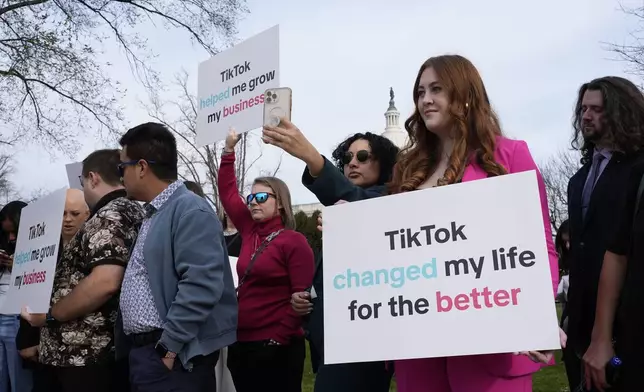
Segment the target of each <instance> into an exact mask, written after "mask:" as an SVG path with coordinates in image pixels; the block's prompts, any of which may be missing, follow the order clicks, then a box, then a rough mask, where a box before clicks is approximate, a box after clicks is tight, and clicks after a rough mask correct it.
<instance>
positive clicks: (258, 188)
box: [217, 130, 315, 392]
mask: <svg viewBox="0 0 644 392" xmlns="http://www.w3.org/2000/svg"><path fill="white" fill-rule="evenodd" d="M238 141H239V135H237V134H236V133H235V132H234V131H232V130H231V131H230V133H229V135H228V137H227V138H226V142H225V147H224V152H223V155H222V157H221V164H220V166H219V177H218V182H217V184H218V188H219V197H220V199H221V204H222V206H223V208H224V210H225V211H226V214H227V215H228V216H229V217H230V220H231V221H232V222H233V224H234V225H235V227H236V228H237V230H238V231H239V233H240V236H241V239H242V241H241V252H240V255H239V259H238V260H237V275H238V285H237V300H238V304H239V314H238V326H237V343H235V344H233V345H232V346H230V347H229V350H228V369H229V370H230V373H231V375H232V377H233V381H234V383H235V389H236V390H237V392H255V391H280V392H300V391H301V390H302V374H303V371H304V358H305V356H306V349H305V345H304V331H303V329H302V318H301V317H300V316H299V315H298V314H297V313H295V311H294V310H293V309H292V308H291V304H290V301H291V295H292V294H293V293H297V292H301V291H304V290H305V289H306V288H308V287H310V286H311V282H312V280H313V269H314V267H315V265H314V261H313V252H312V250H311V247H310V246H309V244H308V242H307V241H306V237H304V235H302V234H300V233H298V232H296V231H295V230H294V229H295V218H294V216H293V209H292V206H291V195H290V192H289V189H288V187H287V186H286V184H285V183H284V182H283V181H282V180H280V179H278V178H275V177H260V178H256V179H255V181H254V182H253V186H252V189H251V193H250V194H249V195H248V196H247V198H246V204H244V202H243V201H242V199H241V198H240V197H239V193H238V191H237V189H238V186H237V179H236V178H235V145H236V144H237V142H238Z"/></svg>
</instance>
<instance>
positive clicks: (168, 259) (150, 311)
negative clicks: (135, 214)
mask: <svg viewBox="0 0 644 392" xmlns="http://www.w3.org/2000/svg"><path fill="white" fill-rule="evenodd" d="M120 144H121V147H122V150H121V163H120V165H119V169H120V170H121V176H122V179H123V184H124V185H125V189H126V190H127V193H128V196H130V197H132V198H134V199H136V200H140V201H143V202H145V203H146V204H145V209H146V213H147V215H146V219H145V220H144V221H143V223H142V225H141V230H140V231H139V237H138V238H137V241H136V244H135V245H134V248H133V250H132V254H131V257H130V261H129V264H128V266H127V270H126V272H125V277H124V279H123V285H122V288H121V303H120V311H121V312H120V315H121V317H120V320H119V323H118V325H117V328H121V330H122V332H124V334H125V335H126V336H125V343H127V345H128V346H129V348H130V351H129V360H130V380H131V382H132V384H133V387H134V388H135V389H136V390H140V391H211V390H215V388H216V383H215V379H214V373H213V367H214V365H215V364H216V362H217V358H218V356H219V351H218V350H219V349H221V348H223V347H226V346H228V345H230V344H232V343H233V342H234V341H235V340H236V329H237V299H236V297H235V287H234V283H233V278H232V272H231V268H230V263H229V261H228V254H227V251H226V244H225V240H224V235H223V231H222V228H221V224H220V222H219V220H218V219H217V215H216V214H215V212H214V211H213V209H212V208H211V207H210V205H209V204H208V202H207V201H206V200H205V199H203V198H201V197H199V196H197V195H195V194H194V193H192V192H190V191H189V190H188V189H187V188H186V187H185V185H184V184H183V182H182V181H177V147H176V141H175V138H174V136H173V135H172V134H171V133H170V131H168V130H167V129H166V128H165V127H164V126H163V125H161V124H156V123H147V124H142V125H139V126H137V127H135V128H132V129H130V130H129V131H128V132H127V133H126V134H125V135H124V136H123V137H122V138H121V140H120ZM119 337H120V338H123V336H122V335H120V336H119ZM121 347H124V345H123V342H120V344H119V342H117V350H119V349H120V348H121ZM118 354H119V353H117V355H118Z"/></svg>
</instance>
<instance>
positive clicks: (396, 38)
mask: <svg viewBox="0 0 644 392" xmlns="http://www.w3.org/2000/svg"><path fill="white" fill-rule="evenodd" d="M621 4H622V5H625V6H629V5H630V6H633V5H641V4H642V2H641V1H634V0H624V1H621ZM619 5H620V2H618V1H616V0H566V1H554V0H546V1H539V2H527V1H515V0H504V1H501V0H498V1H495V0H492V1H485V2H482V1H475V0H470V1H465V0H456V1H449V2H448V1H438V0H431V1H429V0H418V1H416V0H400V1H385V0H352V1H339V0H326V1H323V2H308V1H295V0H291V1H286V0H285V1H282V0H273V1H259V0H252V1H249V2H248V7H249V9H250V14H248V15H246V16H245V18H244V19H243V20H242V21H241V22H240V25H239V39H240V40H241V39H244V38H247V37H250V36H253V35H255V34H257V33H259V32H261V31H263V30H265V29H267V28H269V27H271V26H274V25H275V24H279V25H280V46H281V48H280V51H281V60H280V61H281V81H282V85H283V86H288V87H291V88H292V89H293V115H292V118H293V122H294V123H296V124H297V125H298V126H299V127H300V129H301V130H302V131H303V132H304V133H305V134H306V135H307V137H308V138H309V139H310V140H311V141H312V142H313V143H314V145H316V146H317V147H318V149H320V151H322V152H323V153H325V154H329V153H330V151H331V150H332V149H333V147H334V146H335V145H336V144H337V143H338V142H340V141H341V140H343V138H345V137H346V136H347V135H349V134H352V133H355V132H359V131H365V130H370V131H373V132H378V133H380V132H382V131H383V130H384V123H385V118H384V112H385V110H386V109H387V106H388V101H389V87H393V88H394V91H395V93H396V106H397V107H398V109H399V110H400V111H401V122H402V121H404V119H405V118H406V116H407V115H408V114H410V113H411V111H412V109H413V102H412V91H411V90H412V88H413V83H414V79H415V77H416V73H417V71H418V68H419V67H420V65H421V64H422V63H423V62H424V60H426V59H427V58H428V57H430V56H434V55H440V54H445V53H456V54H461V55H464V56H466V57H468V58H469V59H470V60H472V61H473V62H474V64H475V65H476V66H477V67H478V69H479V71H480V72H481V74H482V76H483V80H484V82H485V84H486V87H487V89H488V93H489V95H490V97H491V100H492V103H493V105H494V107H495V108H496V110H497V112H498V114H499V116H500V118H501V122H502V125H503V129H504V131H505V132H506V134H507V135H509V136H510V137H513V138H518V139H523V140H526V141H527V142H528V145H529V146H530V149H531V151H532V154H533V155H534V157H535V160H537V162H539V161H543V160H545V159H547V158H548V156H549V155H550V154H552V153H554V152H556V151H557V150H558V149H563V148H567V147H568V146H569V140H570V135H571V125H570V118H571V114H572V107H573V104H574V101H575V98H576V92H577V89H578V87H579V85H580V84H581V83H584V82H586V81H588V80H590V79H592V78H595V77H600V76H605V75H621V76H625V71H626V65H625V64H624V63H622V62H619V61H615V60H614V58H615V57H614V55H613V54H612V53H610V52H607V51H606V50H605V46H604V45H603V44H602V43H603V42H613V43H628V42H629V33H630V32H632V31H634V30H635V29H636V28H637V21H636V20H634V19H632V18H630V17H628V16H627V15H625V14H624V13H622V12H621V11H620V10H619ZM146 32H147V34H148V38H149V39H150V41H151V42H152V43H153V46H152V48H153V49H154V50H155V52H156V53H157V54H158V55H159V57H158V58H157V60H156V63H157V68H158V69H159V70H161V71H162V72H163V74H164V75H165V77H166V78H167V80H170V79H171V78H172V76H173V75H174V74H175V73H177V72H178V71H180V70H181V69H182V68H183V69H185V70H186V71H188V72H189V73H190V74H191V76H192V78H191V85H192V88H193V90H194V92H195V93H196V87H197V86H196V83H197V82H196V81H197V65H198V63H199V62H201V61H204V60H206V59H207V58H208V56H207V54H206V53H205V52H204V51H203V50H199V49H198V48H196V47H194V46H191V45H190V44H189V41H188V39H187V36H185V35H181V34H177V33H176V32H172V33H168V32H165V31H163V30H160V29H154V28H152V27H150V28H146ZM155 42H156V44H155ZM113 55H114V56H117V55H118V53H117V52H114V53H113ZM111 60H112V62H114V63H115V64H116V65H115V66H114V68H113V69H112V70H111V71H112V72H113V74H114V75H115V78H116V79H118V80H120V81H122V82H124V83H126V85H127V86H128V96H127V98H126V102H125V104H126V105H127V112H126V114H127V116H128V121H129V123H130V125H131V126H134V125H137V124H138V123H141V122H144V121H148V120H149V117H148V116H147V113H146V111H145V110H144V109H143V108H141V106H140V104H139V100H144V99H145V94H144V91H143V89H141V88H140V87H138V86H137V85H136V82H135V81H134V79H133V78H132V77H131V76H130V75H129V68H128V66H127V63H126V62H125V61H124V59H119V58H118V57H115V58H113V59H111ZM626 76H627V77H630V76H628V75H626ZM631 79H632V80H634V81H635V82H637V83H639V81H638V80H635V79H633V78H632V77H631ZM80 131H81V134H83V135H84V136H83V140H82V142H83V148H82V149H81V150H80V151H79V152H78V155H77V157H76V158H77V160H80V159H82V158H83V157H84V156H85V155H87V154H88V153H90V152H91V151H93V150H94V149H96V148H101V147H104V146H105V145H104V142H102V141H98V140H96V138H95V137H93V135H91V132H89V131H88V130H80ZM263 151H264V155H263V157H262V159H261V160H260V161H259V162H258V163H257V165H258V166H257V167H258V168H266V169H270V168H271V167H274V166H275V164H276V162H277V160H278V157H279V152H278V151H276V149H275V148H274V147H268V146H267V147H264V150H263ZM16 159H17V162H16V166H17V169H18V171H17V173H16V175H15V176H14V177H13V180H14V182H15V183H16V185H17V187H18V189H19V190H20V191H21V192H22V193H23V194H25V195H26V194H29V192H31V191H32V190H34V189H37V188H46V189H50V190H54V189H56V188H59V187H62V186H65V185H66V184H67V177H66V173H65V168H64V165H65V163H68V162H70V159H68V158H66V157H61V156H55V157H53V158H52V156H51V155H49V154H47V153H46V152H45V151H44V150H42V149H40V148H38V147H33V146H22V147H20V149H19V152H18V153H17V154H16ZM302 169H303V164H302V163H300V162H299V161H298V160H296V159H293V158H291V157H289V156H284V158H283V163H282V166H281V170H280V172H279V174H278V175H279V177H281V178H282V179H284V180H285V181H286V182H287V183H288V185H289V186H290V188H291V192H292V194H293V199H294V203H308V202H313V201H315V198H314V196H313V195H312V194H311V193H309V192H308V191H307V190H306V189H305V188H304V187H303V186H302V185H301V183H300V175H301V171H302Z"/></svg>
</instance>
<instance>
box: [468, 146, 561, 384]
mask: <svg viewBox="0 0 644 392" xmlns="http://www.w3.org/2000/svg"><path fill="white" fill-rule="evenodd" d="M494 158H495V159H496V161H497V162H498V163H499V164H501V165H502V166H503V167H505V169H506V170H507V171H508V173H519V172H524V171H529V170H535V171H536V172H537V182H538V183H539V195H540V196H541V212H542V214H543V232H544V236H545V237H546V243H547V245H548V257H549V261H550V275H551V277H552V293H553V300H554V296H556V294H557V286H558V285H559V261H558V257H557V251H556V249H555V245H554V241H553V240H552V229H551V226H550V216H549V211H550V210H549V209H548V198H547V196H546V186H545V184H544V182H543V178H542V177H541V173H540V172H539V169H538V168H537V165H536V164H535V163H534V160H533V159H532V155H531V154H530V150H529V149H528V145H527V144H526V142H524V141H523V140H511V139H507V138H505V137H498V138H497V144H496V150H495V152H494ZM483 178H487V173H486V172H485V171H484V170H483V169H482V168H481V167H480V166H479V165H478V164H477V163H476V162H475V161H474V160H472V161H470V163H469V164H468V165H467V167H466V168H465V173H464V174H463V181H474V180H479V179H483ZM482 359H483V360H484V362H485V366H486V367H487V368H488V371H490V373H492V374H494V375H498V376H501V377H503V376H505V377H517V376H522V375H527V374H531V373H534V372H536V371H537V370H539V369H540V368H541V367H542V366H543V365H539V364H536V363H534V362H532V361H531V360H530V359H529V358H526V357H524V356H515V355H512V354H493V355H484V356H482ZM552 364H554V361H553V362H552V363H551V365H552ZM546 366H547V365H546Z"/></svg>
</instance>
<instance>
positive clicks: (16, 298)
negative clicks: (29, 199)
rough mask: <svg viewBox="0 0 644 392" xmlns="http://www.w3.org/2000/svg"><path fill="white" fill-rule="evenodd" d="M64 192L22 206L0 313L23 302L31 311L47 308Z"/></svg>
mask: <svg viewBox="0 0 644 392" xmlns="http://www.w3.org/2000/svg"><path fill="white" fill-rule="evenodd" d="M66 195H67V190H66V189H65V188H63V189H59V190H57V191H55V192H52V193H50V194H49V195H47V196H44V197H42V198H40V199H38V200H37V201H35V202H33V203H30V204H29V205H28V206H27V207H25V208H24V209H23V210H22V212H21V214H20V227H19V228H18V239H17V242H16V252H15V253H14V256H13V270H12V272H11V285H10V286H9V291H8V292H7V299H6V301H5V302H4V306H3V308H2V310H1V311H0V313H3V314H18V313H20V310H21V308H22V306H27V307H28V308H29V310H30V311H31V312H32V313H47V311H48V310H49V303H50V300H51V290H52V287H53V284H54V274H55V272H56V261H57V260H58V252H59V249H58V247H59V244H60V231H61V229H62V226H63V213H64V212H65V198H66Z"/></svg>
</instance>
